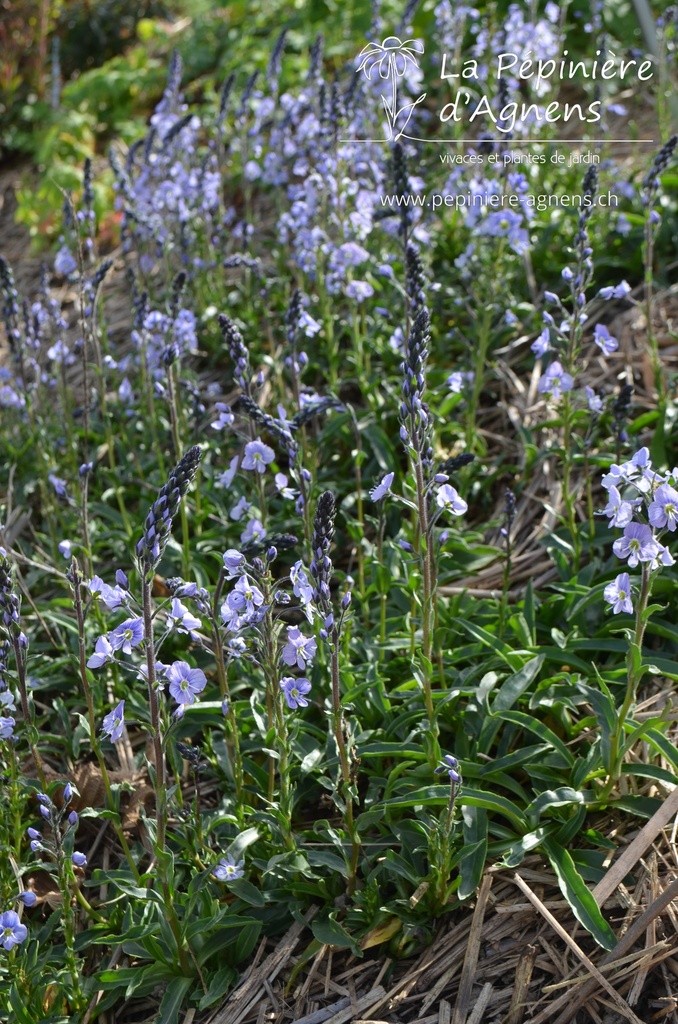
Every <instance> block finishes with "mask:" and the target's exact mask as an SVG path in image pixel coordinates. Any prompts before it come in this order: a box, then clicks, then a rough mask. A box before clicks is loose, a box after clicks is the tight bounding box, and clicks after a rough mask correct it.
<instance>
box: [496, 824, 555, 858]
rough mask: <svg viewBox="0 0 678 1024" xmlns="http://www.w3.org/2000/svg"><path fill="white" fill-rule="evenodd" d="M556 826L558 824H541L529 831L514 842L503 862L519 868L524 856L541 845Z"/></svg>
mask: <svg viewBox="0 0 678 1024" xmlns="http://www.w3.org/2000/svg"><path fill="white" fill-rule="evenodd" d="M555 828H556V825H541V826H540V827H539V828H537V829H535V830H534V832H527V833H526V834H525V835H524V836H522V837H521V838H520V839H519V840H518V841H517V842H516V843H513V845H512V846H511V847H509V849H508V850H507V851H506V853H505V854H504V860H503V863H504V864H505V865H506V867H507V868H517V867H518V865H519V864H520V863H521V862H522V860H523V858H524V857H525V855H526V854H527V853H530V851H531V850H535V849H536V848H537V847H538V846H541V844H542V843H543V841H544V839H546V838H547V837H548V836H549V835H550V834H551V833H552V832H553V831H554V829H555Z"/></svg>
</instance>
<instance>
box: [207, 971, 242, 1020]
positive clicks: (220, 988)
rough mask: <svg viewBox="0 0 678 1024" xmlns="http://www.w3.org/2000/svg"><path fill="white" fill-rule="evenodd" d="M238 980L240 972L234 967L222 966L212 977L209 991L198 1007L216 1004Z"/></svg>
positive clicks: (208, 987)
mask: <svg viewBox="0 0 678 1024" xmlns="http://www.w3.org/2000/svg"><path fill="white" fill-rule="evenodd" d="M237 980H238V972H237V971H236V970H235V968H234V967H222V968H221V969H220V970H218V971H217V972H216V974H214V975H213V976H212V978H211V979H210V983H209V985H208V986H207V992H206V993H205V995H204V996H203V997H202V999H201V1000H200V1002H199V1003H198V1009H199V1010H206V1009H207V1007H208V1006H214V1004H215V1003H218V1002H219V1001H220V1000H221V999H222V997H223V996H224V995H225V994H226V992H228V990H229V988H230V987H231V986H232V985H235V983H236V982H237Z"/></svg>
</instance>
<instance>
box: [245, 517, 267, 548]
mask: <svg viewBox="0 0 678 1024" xmlns="http://www.w3.org/2000/svg"><path fill="white" fill-rule="evenodd" d="M265 537H266V530H265V528H264V524H263V523H262V522H261V520H260V519H250V520H249V522H248V523H247V526H246V527H245V529H244V531H243V532H242V533H241V534H240V543H241V544H250V543H251V542H252V541H261V540H264V538H265Z"/></svg>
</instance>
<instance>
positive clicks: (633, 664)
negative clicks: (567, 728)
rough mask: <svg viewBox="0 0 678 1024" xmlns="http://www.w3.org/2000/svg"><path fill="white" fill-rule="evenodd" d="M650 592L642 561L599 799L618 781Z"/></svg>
mask: <svg viewBox="0 0 678 1024" xmlns="http://www.w3.org/2000/svg"><path fill="white" fill-rule="evenodd" d="M651 592H652V570H651V568H650V563H649V562H643V568H642V576H641V583H640V595H639V597H638V604H637V606H636V624H635V630H634V636H633V641H632V643H630V644H629V649H628V651H627V653H626V693H625V694H624V701H623V703H622V706H621V708H620V710H619V713H618V715H617V721H616V722H615V727H614V731H613V733H612V735H611V737H610V763H609V766H608V773H609V774H608V779H607V782H606V784H605V786H604V788H603V791H602V793H601V795H600V799H601V801H602V800H606V799H607V798H608V797H609V795H610V793H611V791H612V789H613V787H614V786H615V784H616V783H617V782H618V781H619V778H620V776H621V773H622V765H623V761H624V730H625V726H626V720H627V718H628V715H629V711H630V710H631V707H632V706H633V704H634V703H635V700H636V695H637V693H638V686H639V684H640V681H641V679H642V678H643V676H644V675H645V672H646V667H645V666H644V665H643V637H644V636H645V629H646V627H647V616H646V614H645V612H646V609H647V604H648V601H649V599H650V594H651Z"/></svg>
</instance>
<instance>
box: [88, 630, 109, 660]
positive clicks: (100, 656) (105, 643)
mask: <svg viewBox="0 0 678 1024" xmlns="http://www.w3.org/2000/svg"><path fill="white" fill-rule="evenodd" d="M107 661H113V647H112V646H111V642H110V640H109V639H108V636H107V635H104V636H100V637H99V639H98V640H97V642H96V644H95V645H94V654H92V655H91V656H90V658H89V660H88V662H87V668H101V666H102V665H105V664H106V662H107Z"/></svg>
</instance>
